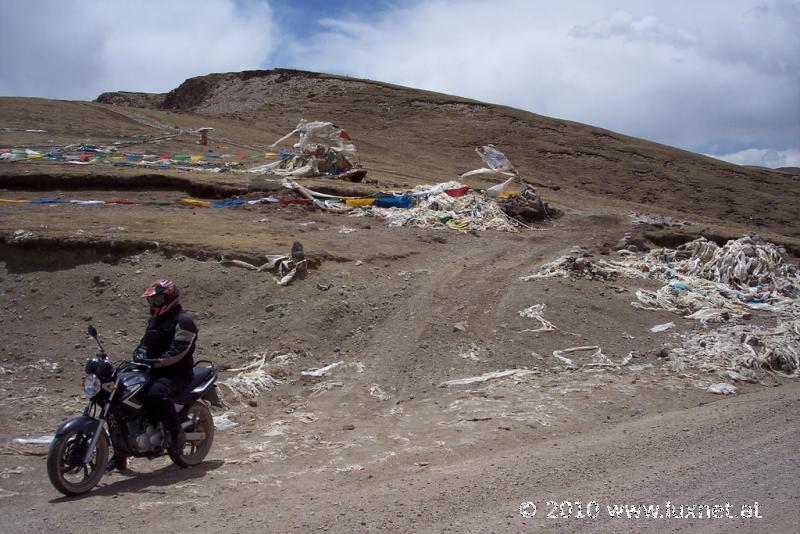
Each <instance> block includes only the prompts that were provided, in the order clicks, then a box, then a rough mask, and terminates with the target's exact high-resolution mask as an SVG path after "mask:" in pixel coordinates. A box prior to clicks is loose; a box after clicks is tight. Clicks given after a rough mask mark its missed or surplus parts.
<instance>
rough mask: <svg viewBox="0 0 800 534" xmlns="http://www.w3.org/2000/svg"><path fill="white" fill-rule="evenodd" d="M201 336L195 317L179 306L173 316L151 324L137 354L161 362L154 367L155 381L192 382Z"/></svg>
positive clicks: (153, 321)
mask: <svg viewBox="0 0 800 534" xmlns="http://www.w3.org/2000/svg"><path fill="white" fill-rule="evenodd" d="M197 332H198V330H197V326H196V325H195V324H194V321H193V320H192V317H191V315H189V314H188V313H187V312H185V311H183V309H182V308H181V307H180V306H177V307H175V308H174V309H173V310H170V313H168V314H166V315H163V316H159V317H153V318H151V319H150V320H149V321H148V322H147V330H146V331H145V335H144V337H143V338H142V340H141V341H140V342H139V347H138V348H137V349H136V353H137V354H139V355H144V356H145V357H146V358H148V359H151V360H157V361H156V362H155V363H154V364H153V371H152V375H153V376H154V377H160V376H176V377H180V378H191V376H192V367H194V358H193V355H194V346H195V341H196V340H197Z"/></svg>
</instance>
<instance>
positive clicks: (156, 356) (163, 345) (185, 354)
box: [108, 279, 197, 470]
mask: <svg viewBox="0 0 800 534" xmlns="http://www.w3.org/2000/svg"><path fill="white" fill-rule="evenodd" d="M142 297H144V298H146V299H147V302H148V304H150V320H149V321H148V322H147V328H146V330H145V335H144V337H142V340H141V341H140V343H139V346H138V347H137V348H136V350H135V352H134V359H135V360H136V361H138V362H141V363H147V364H150V365H151V366H152V368H151V371H150V374H151V376H150V383H149V385H148V386H147V387H148V391H147V396H146V399H145V410H146V411H147V413H148V414H149V416H150V418H151V419H152V420H153V422H154V423H158V422H159V421H160V422H161V423H162V425H163V427H164V430H165V431H166V432H167V433H168V438H167V444H168V447H169V449H170V451H172V452H175V453H180V451H181V450H182V449H183V446H184V444H185V442H186V437H185V435H184V432H183V429H182V428H181V426H180V423H179V421H178V413H177V412H176V411H175V405H174V403H173V399H174V398H175V395H176V394H177V393H178V392H180V391H181V390H183V389H185V388H186V387H188V386H189V384H190V382H191V380H192V367H193V366H194V359H193V357H192V355H193V354H194V347H195V341H196V340H197V326H195V324H194V321H193V320H192V317H191V316H190V315H189V314H188V313H187V312H185V311H184V310H183V308H181V301H180V292H179V291H178V286H176V285H175V282H173V281H172V280H167V279H159V280H156V281H154V282H153V283H152V284H150V285H149V286H148V287H147V289H145V291H144V293H143V294H142ZM126 463H127V462H126V458H125V457H124V456H122V455H120V454H118V453H117V452H116V451H115V452H114V456H113V458H112V459H111V461H110V462H109V466H108V469H109V470H111V469H119V470H123V469H125V467H126Z"/></svg>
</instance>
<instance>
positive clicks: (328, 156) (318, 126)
mask: <svg viewBox="0 0 800 534" xmlns="http://www.w3.org/2000/svg"><path fill="white" fill-rule="evenodd" d="M295 134H300V140H299V141H298V142H297V143H295V145H294V146H293V148H297V149H300V152H299V153H286V152H284V153H282V154H281V159H279V160H278V161H274V162H272V163H267V164H266V165H261V166H258V167H254V168H252V169H249V170H250V172H252V173H256V174H274V175H277V176H291V177H296V178H299V177H318V176H328V177H334V178H340V179H346V180H350V181H352V182H360V181H362V180H363V179H364V177H365V176H366V174H367V172H366V171H365V170H363V169H362V168H361V158H360V157H359V155H358V151H357V150H356V146H355V144H353V142H352V140H351V139H350V136H349V135H348V134H347V132H346V131H344V130H342V129H341V128H339V127H338V126H336V125H335V124H333V123H330V122H322V121H312V122H308V121H305V120H301V121H300V124H298V125H297V128H295V129H294V130H292V131H291V132H289V133H288V134H286V135H285V136H283V137H281V138H280V139H278V140H277V141H275V142H274V143H273V144H272V145H271V148H274V147H275V146H277V145H278V144H280V143H282V142H283V141H285V140H287V139H289V138H290V137H292V136H293V135H295Z"/></svg>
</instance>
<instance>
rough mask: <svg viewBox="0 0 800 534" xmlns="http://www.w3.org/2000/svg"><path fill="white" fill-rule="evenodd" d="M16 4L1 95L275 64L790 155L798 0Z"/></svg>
mask: <svg viewBox="0 0 800 534" xmlns="http://www.w3.org/2000/svg"><path fill="white" fill-rule="evenodd" d="M20 5H21V4H20V3H18V2H16V1H13V0H0V8H1V9H2V13H3V16H2V17H0V95H4V96H40V97H47V98H63V99H81V100H91V99H93V98H95V97H96V96H97V95H98V94H99V93H101V92H103V91H113V90H129V91H150V92H166V91H169V90H170V89H172V88H174V87H176V86H177V85H179V84H180V83H181V82H182V81H183V80H184V79H186V78H189V77H193V76H200V75H204V74H207V73H210V72H227V71H238V70H245V69H260V68H275V67H287V68H297V69H304V70H314V71H320V72H330V73H334V74H345V75H349V76H355V77H362V78H370V79H375V80H382V81H386V82H391V83H397V84H401V85H406V86H410V87H418V88H422V89H430V90H434V91H440V92H444V93H449V94H455V95H459V96H465V97H469V98H475V99H478V100H483V101H487V102H493V103H498V104H505V105H510V106H514V107H518V108H522V109H526V110H528V111H532V112H534V113H539V114H542V115H548V116H552V117H557V118H562V119H569V120H574V121H578V122H584V123H588V124H592V125H596V126H600V127H603V128H608V129H610V130H614V131H618V132H621V133H625V134H628V135H633V136H636V137H642V138H645V139H650V140H653V141H657V142H661V143H665V144H669V145H672V146H677V147H679V148H684V149H687V150H692V151H695V152H700V153H705V154H708V155H713V156H715V157H719V158H722V159H726V160H728V161H732V162H734V163H742V164H757V165H765V166H771V167H779V166H800V32H798V31H797V28H800V0H725V1H721V0H705V1H703V2H696V1H690V0H672V1H671V2H643V1H641V0H614V1H603V0H570V1H565V2H552V0H549V1H542V0H491V1H487V0H428V1H422V0H378V1H374V2H359V1H355V0H338V1H322V0H312V1H300V0H298V1H276V0H271V1H270V0H208V1H205V2H193V1H190V0H172V1H170V2H161V1H156V0H139V1H137V2H128V1H123V0H107V1H104V2H96V1H94V0H71V1H70V2H63V1H60V0H28V1H26V2H25V4H24V5H25V9H20ZM314 118H319V119H324V117H314ZM0 126H2V125H0ZM32 126H35V125H32Z"/></svg>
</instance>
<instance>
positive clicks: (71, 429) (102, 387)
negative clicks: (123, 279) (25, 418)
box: [47, 325, 221, 496]
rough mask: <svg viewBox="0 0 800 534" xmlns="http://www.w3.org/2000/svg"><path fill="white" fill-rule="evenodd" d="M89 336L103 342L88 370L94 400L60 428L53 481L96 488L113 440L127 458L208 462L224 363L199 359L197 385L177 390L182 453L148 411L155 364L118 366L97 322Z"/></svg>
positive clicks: (50, 469)
mask: <svg viewBox="0 0 800 534" xmlns="http://www.w3.org/2000/svg"><path fill="white" fill-rule="evenodd" d="M89 335H90V336H92V337H93V338H94V339H95V341H97V344H98V345H99V346H100V354H98V355H97V356H94V357H93V358H90V359H88V360H86V367H85V369H84V370H85V372H86V376H85V377H84V379H83V390H84V392H85V393H86V395H87V396H88V397H89V403H88V404H87V406H86V409H84V411H83V415H79V416H78V417H74V418H72V419H70V420H69V421H66V422H65V423H63V424H62V425H61V426H60V427H59V429H58V430H57V431H56V434H55V438H54V439H53V442H52V444H51V445H50V451H49V453H48V455H47V474H48V476H49V477H50V482H51V483H52V484H53V486H54V487H55V488H56V489H57V490H58V491H60V492H61V493H63V494H64V495H70V496H71V495H79V494H81V493H86V492H87V491H89V490H91V489H92V488H93V487H95V486H96V485H97V483H98V482H100V479H101V478H102V477H103V473H105V471H106V466H107V465H108V459H109V454H108V452H109V446H110V445H111V446H113V448H114V451H115V452H116V453H117V454H120V455H122V456H126V457H138V458H148V459H153V458H157V457H159V456H164V455H166V454H169V457H170V458H171V459H172V461H173V462H174V463H176V464H177V465H179V466H181V467H190V466H195V465H198V464H199V463H200V462H202V461H203V459H204V458H205V457H206V455H207V454H208V452H209V451H210V450H211V444H212V442H213V441H214V420H213V418H212V416H211V411H210V410H209V407H208V403H210V404H213V405H220V404H221V403H220V399H219V396H218V394H217V391H216V386H215V385H214V382H216V380H217V376H218V375H219V368H218V367H217V366H216V365H214V364H213V363H212V362H209V361H199V362H197V363H196V364H195V366H194V369H193V373H194V376H193V378H192V381H191V384H190V385H189V387H188V388H187V389H185V390H184V391H181V392H180V393H179V394H178V395H177V397H176V399H175V408H176V410H177V412H178V417H179V418H180V422H181V426H182V427H183V430H184V432H185V433H186V445H185V446H184V448H183V450H182V451H181V452H180V454H177V453H173V452H170V451H169V448H168V445H167V440H166V432H165V431H164V429H163V427H162V425H161V423H158V424H155V425H154V424H153V423H152V422H151V421H150V420H149V419H148V417H147V414H145V413H143V409H142V408H143V405H144V392H145V391H146V388H145V385H146V384H147V383H148V382H149V380H150V366H149V365H147V364H145V363H141V362H137V361H136V358H135V357H134V358H133V359H132V360H130V361H123V362H120V363H118V364H117V365H116V366H115V365H113V364H112V363H111V361H109V358H108V355H107V354H106V352H105V350H104V349H103V346H102V344H101V343H100V340H99V339H98V338H97V329H95V327H94V326H91V325H90V326H89ZM106 427H107V428H106Z"/></svg>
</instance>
